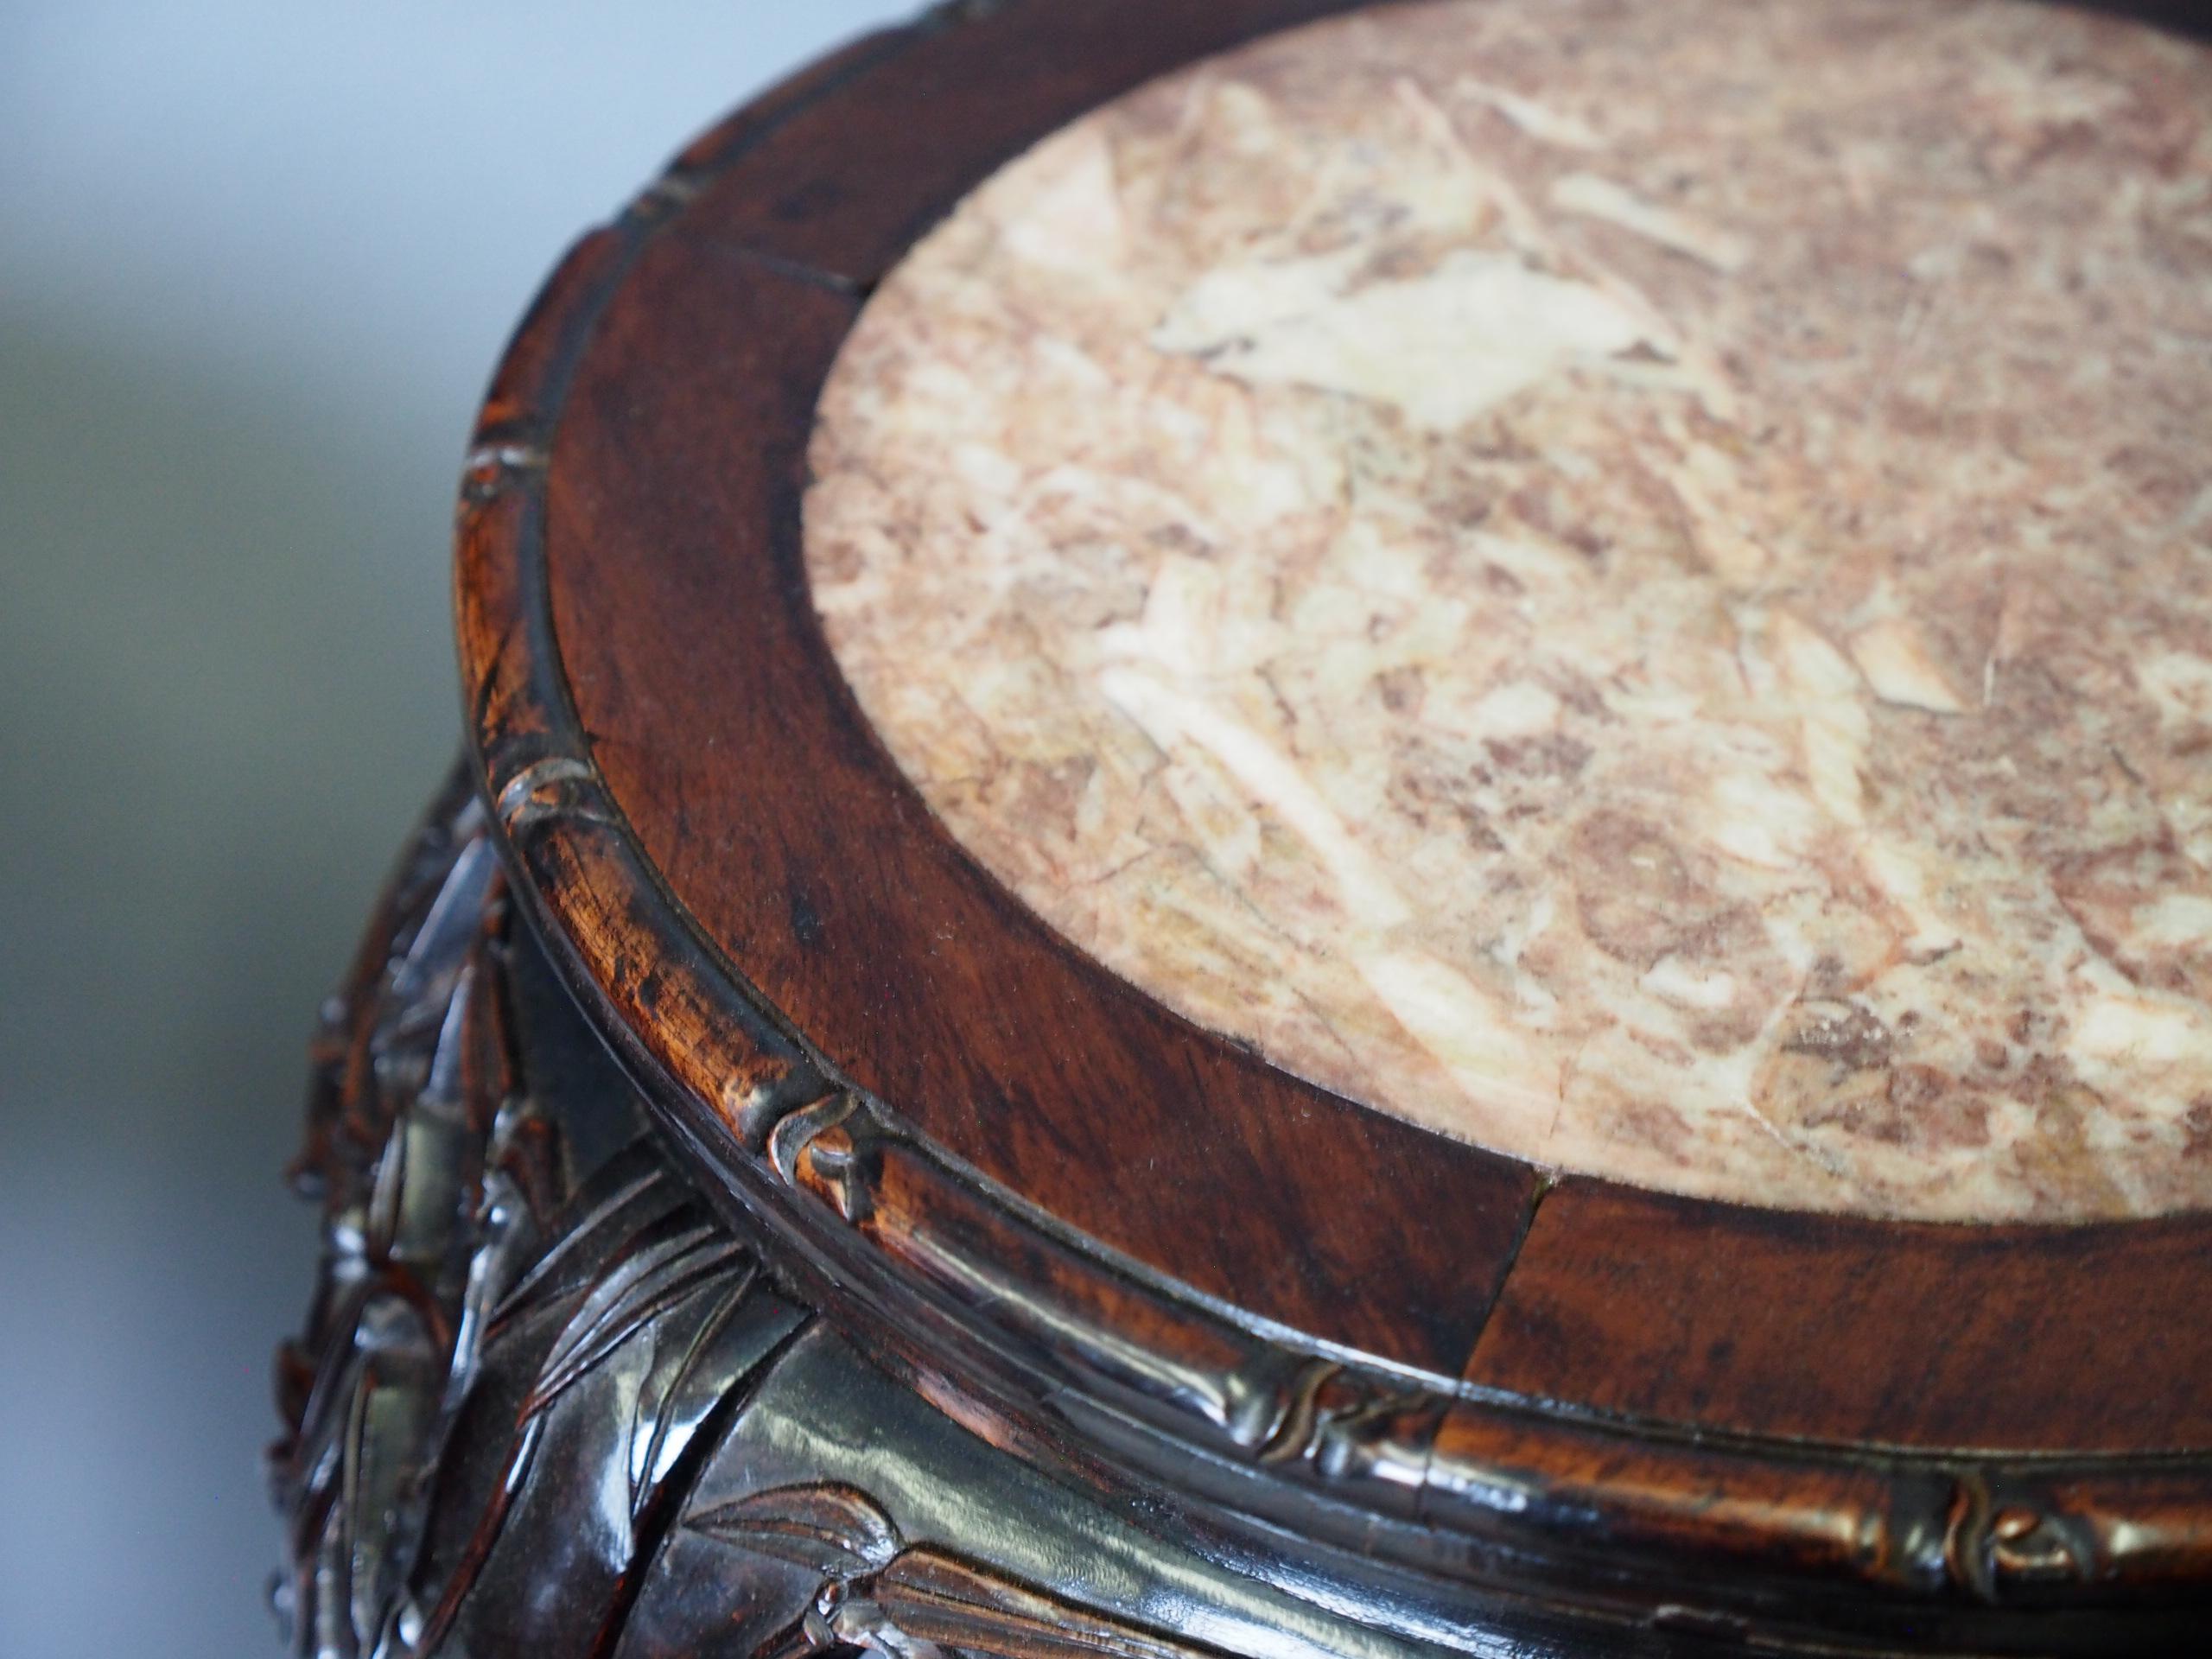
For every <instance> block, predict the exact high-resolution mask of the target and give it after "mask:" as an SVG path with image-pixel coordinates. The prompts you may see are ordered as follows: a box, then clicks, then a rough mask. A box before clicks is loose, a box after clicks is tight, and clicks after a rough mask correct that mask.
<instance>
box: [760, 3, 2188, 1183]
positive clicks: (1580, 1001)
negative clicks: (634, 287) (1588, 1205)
mask: <svg viewBox="0 0 2212 1659" xmlns="http://www.w3.org/2000/svg"><path fill="white" fill-rule="evenodd" d="M2209 123H2212V54H2207V53H2206V52H2205V51H2204V50H2202V48H2197V47H2195V46H2193V45H2190V44H2188V43H2185V42H2183V41H2179V40H2177V39H2174V38H2171V37H2168V36H2165V35H2160V34H2158V33H2156V32H2154V31H2152V30H2151V29H2147V28H2145V27H2142V26H2139V25H2135V24H2131V23H2126V22H2116V21H2113V20H2110V19H2102V18H2097V17H2093V16H2088V15H2086V14H2080V13H2074V12H2069V11H2063V10H2052V9H2048V8H2044V7H2039V6H2033V5H2029V4H2026V3H2018V0H1999V3H1960V4H1945V5H1929V4H1924V3H1920V0H1797V3H1789V4H1777V3H1745V0H1733V3H1713V0H1466V3H1444V4H1431V5H1421V6H1408V7H1397V8H1391V9H1388V10H1381V11H1377V12H1373V13H1369V14H1363V15H1360V16H1353V17H1350V18H1346V19H1342V20H1338V21H1333V22H1326V23H1323V24H1319V25H1316V26H1313V27H1311V28H1308V29H1301V30H1297V31H1294V32H1291V33H1288V34H1286V35H1278V36H1274V37H1272V38H1270V39H1268V40H1265V41H1261V42H1259V43H1257V44H1255V45H1253V46H1251V47H1248V48H1243V49H1242V50H1240V51H1238V52H1236V53H1233V54H1229V55H1226V56H1224V57H1221V58H1218V59H1216V60H1211V61H1209V62H1206V63H1204V64H1201V65H1198V66H1196V67H1192V68H1191V69H1189V70H1187V71H1185V72H1183V73H1178V74H1175V75H1173V76H1172V77H1169V78H1167V79H1164V80H1161V81H1159V82H1157V83H1154V84H1153V85H1151V86H1147V87H1144V88H1142V89H1141V90H1140V91H1138V92H1135V93H1134V94H1132V95H1130V96H1128V97H1127V98H1124V99H1121V100H1119V101H1118V102H1116V103H1115V104H1112V105H1108V106H1107V107H1105V108H1103V109H1102V110H1100V111H1096V112H1094V113H1093V114H1091V115H1090V116H1088V117H1086V118H1083V119H1082V120H1080V121H1077V123H1075V124H1072V125H1071V126H1069V127H1067V128H1065V129H1064V130H1061V131H1060V132H1058V134H1056V135H1054V136H1053V137H1050V138H1049V139H1047V140H1046V142H1044V143H1041V144H1039V145H1038V146H1037V147H1036V148H1035V149H1033V150H1032V151H1030V152H1029V153H1028V154H1027V155H1025V156H1022V157H1020V159H1018V160H1016V161H1015V162H1013V163H1011V164H1010V165H1008V166H1007V168H1004V169H1003V170H1002V171H1001V172H1000V173H999V174H998V175H995V177H993V178H992V179H990V180H989V181H987V182H986V183H985V184H983V185H982V188H979V189H977V190H976V192H975V193H974V194H972V195H971V196H970V197H969V199H968V200H966V201H965V202H964V203H963V204H962V205H961V207H959V208H958V210H957V212H956V213H953V214H952V215H951V217H950V219H948V220H947V221H946V222H945V223H944V225H942V226H940V227H938V229H937V230H936V231H934V232H932V233H931V235H930V236H929V237H927V238H925V240H924V241H923V242H922V243H921V244H920V245H918V247H917V248H916V249H915V250H914V251H912V253H911V254H910V255H909V257H907V258H906V260H905V261H904V262H903V263H902V264H900V265H899V267H898V268H897V269H896V270H894V271H893V274H892V275H891V276H890V277H889V278H888V279H887V281H886V282H885V283H883V284H882V286H881V288H880V289H879V291H878V292H877V293H876V294H875V295H874V297H873V298H872V299H871V301H870V302H869V303H868V307H867V308H866V310H865V312H864V313H863V315H862V316H861V319H860V321H859V323H858V326H857V327H856V328H855V332H854V334H853V335H852V337H851V339H850V340H849V342H848V344H847V346H845V348H844V350H843V353H842V356H841V358H840V359H839V361H838V363H837V365H836V369H835V372H834V373H833V374H832V376H831V378H830V380H829V385H828V387H827V389H826V391H825V392H824V395H823V402H822V408H821V414H820V419H819V423H818V426H817V433H816V436H815V442H814V444H813V450H812V456H811V461H812V467H813V473H814V482H813V483H812V485H811V487H810V493H809V494H808V496H807V499H806V503H805V521H804V522H805V544H806V556H807V561H808V568H809V572H810V580H811V582H812V587H813V594H814V597H815V601H816V604H817V608H818V610H819V612H820V614H821V617H822V620H823V625H824V626H825V628H826V630H827V633H828V637H829V641H830V644H831V645H832V647H833V648H834V650H835V651H836V655H837V657H838V659H839V661H840V663H841V664H842V667H843V670H844V671H845V672H846V674H847V676H848V677H849V679H850V681H851V683H852V684H853V686H854V688H855V690H856V692H857V694H858V695H859V697H860V699H861V703H862V705H863V707H864V709H866V711H867V713H868V716H869V718H870V719H871V721H873V722H874V725H875V728H876V729H877V730H878V731H879V732H880V734H881V736H882V739H883V741H884V742H885V743H886V744H887V747H888V748H889V749H890V752H891V753H892V754H893V757H894V758H895V759H896V760H897V761H898V763H899V766H901V767H903V768H904V769H905V771H906V772H907V774H908V775H909V776H910V777H911V778H912V779H913V781H914V782H915V784H916V785H917V786H918V788H919V789H920V791H921V792H922V794H923V795H924V796H925V798H926V799H927V800H928V801H929V803H930V804H931V807H932V808H933V809H934V810H936V811H937V812H938V814H939V815H940V816H941V817H942V818H943V820H944V823H946V824H947V826H948V827H949V828H950V831H951V833H952V834H953V835H954V836H957V838H958V839H959V840H960V841H961V842H963V844H964V845H965V846H966V847H968V848H969V849H970V850H971V851H972V852H973V853H974V854H975V855H976V857H977V858H978V859H979V860H980V861H982V863H983V864H984V865H985V867H987V868H988V869H989V870H990V871H991V872H993V873H994V874H995V875H996V876H997V877H998V878H999V879H1000V880H1002V881H1003V882H1004V883H1006V885H1007V887H1009V888H1010V889H1011V890H1012V891H1013V892H1014V893H1016V894H1018V895H1019V896H1020V898H1021V899H1023V900H1024V901H1025V902H1026V903H1027V904H1028V905H1029V906H1031V907H1032V908H1033V909H1034V910H1035V911H1036V912H1038V913H1039V915H1040V916H1041V917H1042V918H1044V919H1045V920H1046V921H1047V922H1048V923H1049V924H1050V925H1052V927H1054V928H1055V929H1057V930H1058V931H1059V932H1061V933H1062V934H1063V935H1064V936H1065V937H1066V938H1068V939H1070V940H1071V941H1072V942H1073V943H1074V944H1077V946H1079V947H1080V948H1081V949H1083V950H1085V951H1088V952H1089V953H1090V954H1091V955H1092V956H1094V957H1096V958H1097V959H1098V960H1099V961H1101V962H1102V963H1104V964H1105V965H1107V966H1108V967H1109V968H1110V969H1113V970H1114V971H1115V972H1116V973H1117V974H1119V975H1121V976H1124V977H1126V978H1127V979H1128V980H1130V981H1131V982H1134V983H1135V984H1137V985H1138V986H1141V988H1144V989H1145V990H1146V991H1147V992H1149V993H1150V994H1151V995H1154V996H1156V997H1158V998H1160V1000H1161V1001H1165V1002H1166V1004H1168V1005H1169V1006H1170V1007H1173V1008H1175V1009H1176V1010H1178V1011H1179V1013H1181V1014H1185V1016H1187V1017H1188V1018H1190V1019H1191V1020H1195V1021H1197V1022H1198V1023H1199V1024H1200V1025H1203V1026H1205V1027H1211V1028H1213V1029H1216V1030H1218V1031H1221V1032H1224V1033H1229V1034H1230V1035H1232V1036H1234V1037H1236V1038H1237V1039H1242V1040H1244V1041H1246V1042H1249V1044H1251V1045H1253V1046H1255V1047H1256V1048H1257V1049H1258V1050H1260V1051H1261V1052H1262V1053H1264V1054H1265V1055H1266V1056H1267V1057H1268V1058H1269V1059H1270V1060H1272V1061H1273V1062H1274V1064H1276V1065H1281V1066H1282V1067H1284V1068H1286V1069H1287V1070H1289V1071H1294V1072H1297V1073H1300V1074H1301V1075H1303V1076H1305V1077H1310V1078H1313V1080H1315V1081H1316V1082H1318V1083H1320V1084H1324V1085H1325V1086H1327V1087H1329V1088H1331V1089H1334V1090H1339V1091H1341V1092H1343V1093H1344V1094H1346V1095H1349V1096H1352V1097H1354V1098H1357V1099H1359V1100H1362V1101H1364V1102H1367V1103H1370V1104H1371V1105H1373V1106H1375V1107H1376V1108H1378V1109H1382V1110H1384V1111H1388V1112H1392V1113H1395V1114H1398V1115H1400V1116H1404V1117H1408V1118H1410V1119H1413V1120H1414V1121H1416V1122H1420V1123H1422V1124H1425V1125H1427V1126H1430V1127H1432V1128H1435V1129H1437V1130H1439V1131H1440V1132H1443V1133H1446V1134H1448V1135H1458V1136H1462V1137H1465V1138H1467V1139H1470V1140H1472V1141H1477V1142H1479V1143H1481V1144H1483V1145H1485V1146H1489V1147H1497V1148H1499V1149H1501V1150H1503V1151H1505V1152H1509V1153H1512V1154H1517V1155H1520V1156H1522V1157H1525V1158H1529V1159H1531V1160H1536V1161H1538V1162H1540V1163H1543V1164H1546V1165H1549V1166H1556V1167H1562V1168H1567V1169H1573V1170H1581V1171H1590V1172H1595V1173H1601V1174H1604V1175H1607V1176H1611V1177H1614V1178H1617V1179H1624V1180H1628V1181H1631V1182H1636V1183H1639V1184H1643V1185H1651V1186H1656V1187H1660V1188H1664V1189H1668V1190H1671V1191H1675V1192H1687V1193H1697V1194H1706V1195H1713V1196H1719V1197H1724V1198H1736V1199H1742V1200H1745V1201H1749V1202H1752V1203H1758V1204H1764V1205H1780V1206H1789V1207H1803V1208H1816V1209H1830V1210H1847V1211H1859V1212H1863V1213H1871V1214H1877V1215H1884V1216H1898V1217H1933V1218H1948V1219H1984V1220H1988V1219H1998V1218H2005V1217H2042V1218H2081V1217H2095V1216H2106V1215H2142V1214H2150V1213H2156V1212H2160V1211H2170V1210H2174V1209H2178V1208H2183V1207H2190V1206H2196V1205H2202V1204H2203V1203H2205V1202H2206V1201H2207V1200H2208V1199H2212V874H2208V871H2212V467H2208V465H2207V461H2206V456H2207V454H2208V453H2212V451H2208V444H2209V443H2212V126H2209ZM1190 1109H1191V1110H1192V1112H1193V1113H1202V1112H1204V1111H1205V1109H1206V1103H1205V1101H1204V1100H1203V1099H1202V1098H1193V1099H1192V1102H1191V1103H1190Z"/></svg>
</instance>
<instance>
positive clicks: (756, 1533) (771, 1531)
mask: <svg viewBox="0 0 2212 1659" xmlns="http://www.w3.org/2000/svg"><path fill="white" fill-rule="evenodd" d="M683 1524H684V1525H685V1526H686V1527H688V1528H690V1529H691V1530H692V1531H694V1532H698V1533H703V1534H705V1535H707V1536H708V1537H709V1538H715V1539H719V1540H721V1541H722V1542H724V1543H728V1544H735V1545H737V1546H738V1547H739V1548H744V1549H750V1550H754V1551H757V1552H758V1553H760V1554H763V1555H772V1556H773V1557H775V1558H776V1559H777V1560H785V1561H790V1562H791V1563H793V1564H794V1565H796V1566H799V1567H808V1568H810V1569H811V1570H813V1571H815V1572H817V1573H822V1574H823V1576H824V1577H825V1578H829V1579H835V1580H847V1579H852V1578H857V1577H858V1576H859V1575H860V1574H861V1573H870V1572H876V1571H879V1570H880V1569H881V1568H883V1567H887V1566H888V1565H889V1564H890V1562H891V1561H892V1560H893V1559H894V1558H895V1557H896V1556H897V1555H898V1554H899V1549H900V1548H901V1544H902V1541H901V1540H900V1538H899V1529H898V1528H897V1527H896V1526H895V1525H893V1522H892V1519H891V1517H890V1516H888V1515H887V1514H886V1513H885V1512H884V1510H883V1507H882V1505H880V1503H876V1501H875V1500H874V1498H872V1497H868V1494H867V1493H865V1492H862V1491H856V1490H855V1489H854V1488H852V1487H850V1486H846V1485H842V1484H839V1483H837V1482H835V1481H821V1482H814V1483H810V1484H804V1485H798V1486H777V1487H772V1488H770V1489H769V1490H768V1491H765V1492H754V1493H752V1494H750V1495H749V1496H747V1497H741V1498H739V1499H738V1500H737V1501H736V1502H735V1503H724V1504H722V1505H721V1506H719V1507H718V1508H715V1509H712V1510H703V1511H701V1512H700V1513H697V1514H695V1515H692V1516H689V1517H687V1518H686V1519H685V1521H684V1523H683Z"/></svg>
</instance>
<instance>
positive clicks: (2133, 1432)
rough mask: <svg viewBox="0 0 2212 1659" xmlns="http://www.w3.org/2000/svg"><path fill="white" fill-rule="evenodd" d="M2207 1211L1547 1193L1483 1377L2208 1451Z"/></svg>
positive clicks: (1659, 1409)
mask: <svg viewBox="0 0 2212 1659" xmlns="http://www.w3.org/2000/svg"><path fill="white" fill-rule="evenodd" d="M2208 1262H2212V1223H2208V1221H2207V1219H2206V1218H2205V1217H2202V1216H2185V1217H2175V1218H2173V1219H2170V1220H2163V1221H2148V1222H2124V1223H2113V1224H2096V1225H2085V1226H2075V1227H2036V1226H2018V1225H2014V1226H1987V1227H1974V1226H1948V1225H1942V1224H1928V1223H1920V1224H1902V1223H1890V1222H1878V1221H1868V1220H1864V1219H1861V1218H1859V1217H1849V1216H1815V1215H1802V1214H1792V1213H1789V1212H1787V1211H1768V1210H1754V1209H1749V1208H1745V1207H1744V1206H1742V1205H1717V1204H1700V1203H1697V1202H1695V1201H1694V1200H1688V1199H1681V1198H1668V1197H1665V1196H1663V1195H1661V1194H1658V1193H1650V1192H1634V1191H1631V1190H1629V1189H1625V1188H1622V1187H1618V1186H1611V1185H1605V1184H1604V1183H1602V1182H1595V1181H1588V1182H1585V1181H1569V1182H1567V1183H1566V1184H1564V1185H1561V1186H1560V1187H1559V1188H1558V1189H1557V1190H1555V1191H1554V1192H1551V1193H1549V1194H1548V1196H1547V1197H1546V1198H1545V1199H1544V1202H1543V1204H1542V1205H1541V1207H1540V1208H1539V1210H1538V1211H1537V1213H1536V1218H1535V1224H1533V1225H1532V1226H1531V1227H1530V1229H1529V1239H1528V1243H1527V1244H1526V1245H1525V1246H1523V1247H1522V1251H1521V1255H1520V1259H1519V1261H1518V1262H1516V1264H1515V1267H1514V1270H1513V1275H1512V1278H1511V1279H1510V1281H1509V1282H1508V1284H1507V1286H1506V1289H1505V1294H1503V1296H1502V1297H1501V1298H1500V1299H1499V1300H1498V1304H1497V1309H1496V1311H1495V1313H1493V1314H1492V1315H1491V1319H1490V1322H1489V1323H1488V1324H1487V1325H1485V1326H1484V1330H1483V1335H1482V1340H1481V1342H1480V1343H1479V1344H1477V1346H1476V1349H1475V1352H1474V1356H1473V1357H1472V1359H1471V1360H1470V1362H1469V1363H1468V1366H1467V1372H1466V1375H1467V1377H1468V1379H1469V1380H1470V1381H1471V1382H1475V1383H1481V1384H1483V1385H1484V1386H1485V1387H1490V1388H1497V1389H1507V1390H1510V1391H1511V1392H1514V1393H1516V1394H1524V1395H1533V1396H1535V1397H1537V1398H1541V1399H1552V1400H1571V1401H1574V1402H1579V1403H1580V1404H1583V1405H1585V1406H1587V1407H1589V1408H1592V1409H1593V1410H1598V1411H1605V1412H1616V1413H1621V1414H1627V1415H1630V1416H1634V1417H1640V1418H1648V1419H1654V1420H1657V1421H1667V1422H1675V1423H1685V1424H1695V1425H1699V1426H1702V1427H1716V1428H1723V1429H1728V1430H1733V1431H1740V1432H1743V1433H1757V1434H1772V1435H1778V1436H1786V1437H1789V1438H1792V1439H1808V1440H1827V1441H1831V1442H1850V1441H1868V1442H1877V1443H1878V1442H1888V1443H1891V1444H1894V1445H1899V1446H1924V1447H1929V1448H1936V1449H1940V1448H1948V1447H1972V1448H1976V1449H1983V1450H2026V1451H2034V1452H2202V1450H2204V1449H2205V1448H2206V1447H2207V1446H2212V1386H2208V1379H2212V1322H2209V1321H2207V1320H2204V1319H2200V1318H2196V1317H2194V1316H2193V1315H2192V1314H2191V1313H2190V1312H2189V1311H2188V1310H2190V1309H2191V1308H2193V1307H2196V1306H2202V1302H2201V1300H2200V1299H2201V1298H2202V1296H2203V1294H2204V1293H2205V1290H2206V1287H2207V1286H2206V1280H2207V1264H2208Z"/></svg>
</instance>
